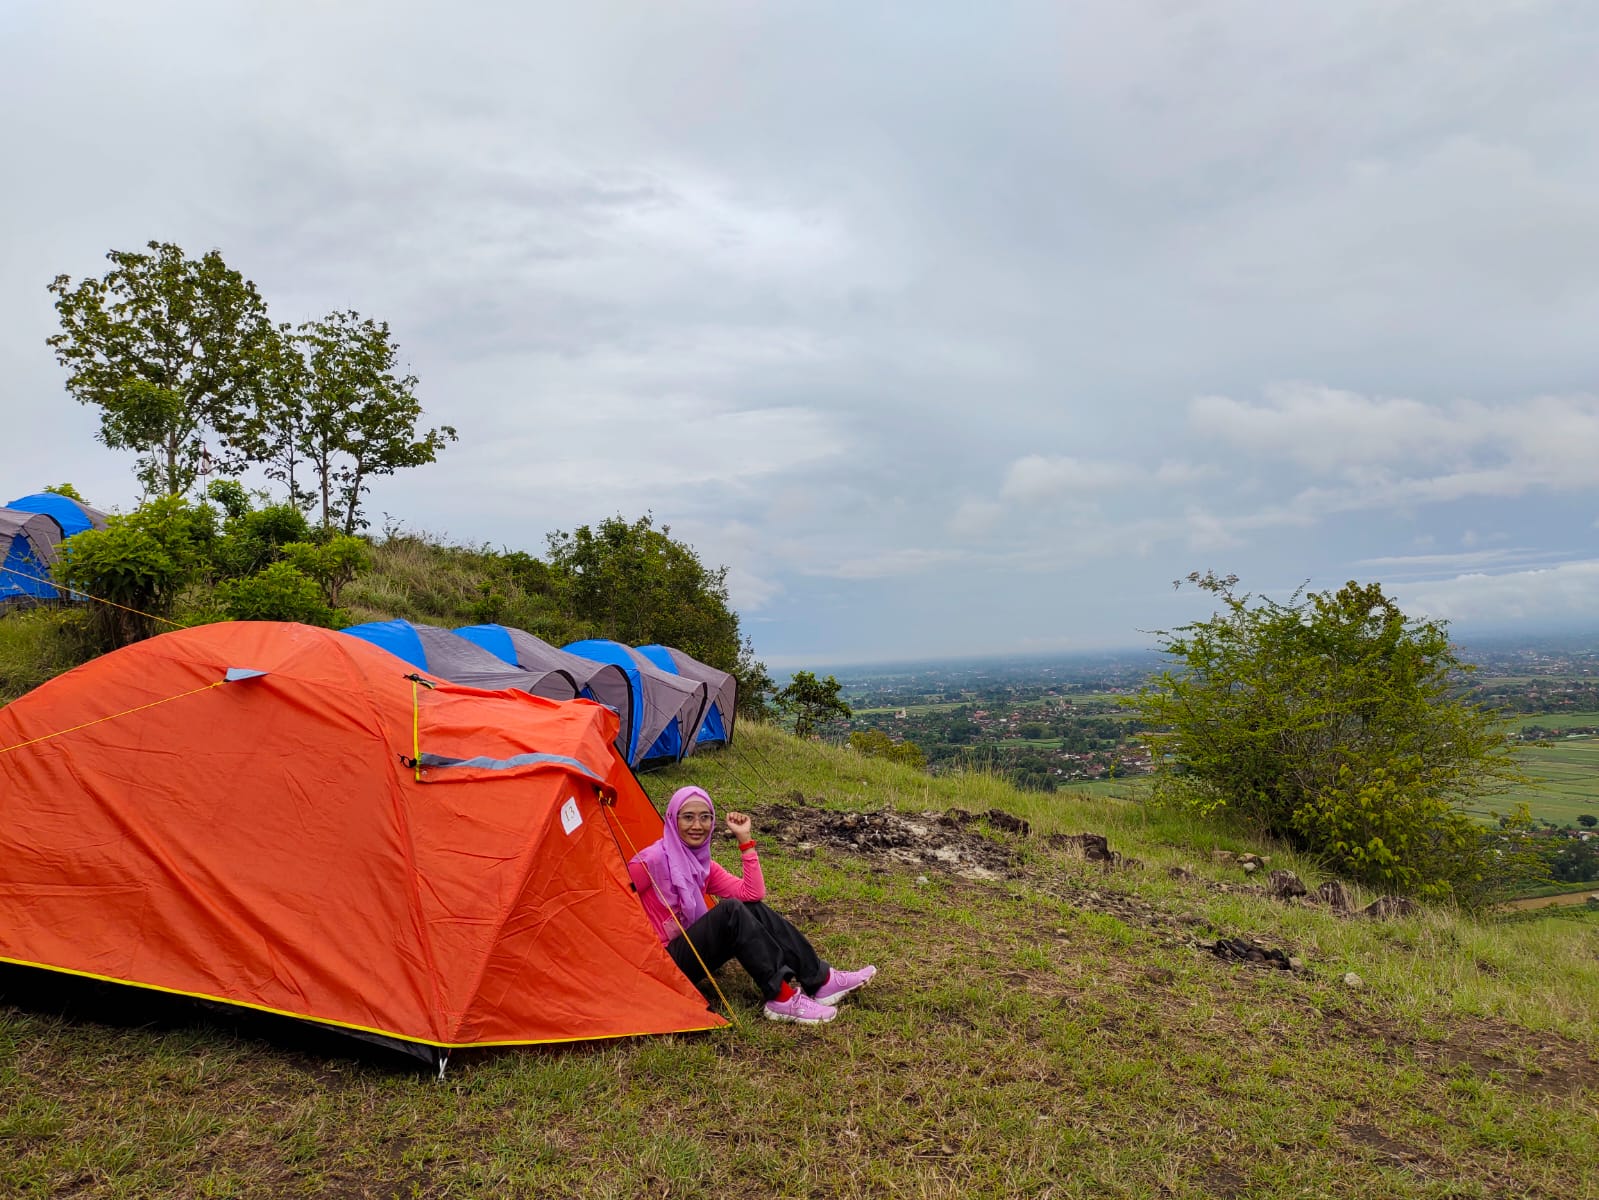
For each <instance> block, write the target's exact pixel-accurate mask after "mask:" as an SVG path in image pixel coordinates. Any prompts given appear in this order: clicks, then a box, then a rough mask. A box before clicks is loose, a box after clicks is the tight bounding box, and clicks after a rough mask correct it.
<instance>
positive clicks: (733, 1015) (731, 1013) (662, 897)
mask: <svg viewBox="0 0 1599 1200" xmlns="http://www.w3.org/2000/svg"><path fill="white" fill-rule="evenodd" d="M609 807H610V805H608V804H603V803H602V804H601V805H600V811H601V812H605V810H606V809H608V808H609ZM605 822H606V824H607V825H609V826H610V827H611V828H612V830H613V831H614V830H617V829H620V830H621V831H622V837H623V839H624V840H625V841H626V842H627V848H628V849H629V850H630V851H632V854H631V856H630V857H629V858H628V862H632V861H633V859H635V858H638V849H637V847H635V846H634V845H633V839H632V838H630V837H628V836H627V826H625V825H621V824H619V823H618V822H616V821H613V820H611V818H610V817H609V816H607V817H606V818H605ZM613 836H614V834H613ZM638 865H639V866H641V867H643V868H644V873H645V874H646V875H648V876H649V877H650V886H651V887H652V888H654V889H655V898H656V899H657V900H659V901H660V902H661V906H662V907H663V908H665V909H666V911H667V912H669V913H671V914H672V924H674V925H676V926H677V929H678V932H679V933H681V934H682V935H683V940H684V941H685V942H687V943H688V948H689V949H690V950H692V951H694V960H695V961H696V962H697V963H699V964H700V970H702V971H704V972H705V978H707V979H709V980H710V981H711V986H712V987H713V988H715V989H716V995H717V998H718V999H719V1000H721V1002H722V1007H723V1008H724V1009H726V1010H727V1017H728V1020H730V1021H732V1022H733V1024H734V1025H739V1024H742V1022H740V1021H739V1019H738V1013H737V1012H736V1011H735V1010H734V1008H733V1006H732V1005H731V1004H729V1003H728V1002H727V997H726V996H724V995H723V994H722V985H721V984H719V983H717V982H716V976H715V974H713V973H712V971H711V969H710V968H709V967H707V966H706V965H705V960H704V959H703V958H701V957H700V950H699V947H698V946H696V945H695V944H694V939H693V938H691V937H689V935H688V930H686V929H684V928H683V922H682V921H681V920H679V919H678V916H677V910H676V909H675V908H673V907H672V906H671V905H670V904H668V903H667V902H666V894H665V893H664V892H662V891H661V885H660V884H659V883H657V882H656V881H655V875H654V873H653V872H652V871H651V870H650V865H649V863H647V862H645V861H644V860H643V859H642V858H639V864H638Z"/></svg>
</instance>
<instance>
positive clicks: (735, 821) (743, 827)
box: [727, 812, 753, 845]
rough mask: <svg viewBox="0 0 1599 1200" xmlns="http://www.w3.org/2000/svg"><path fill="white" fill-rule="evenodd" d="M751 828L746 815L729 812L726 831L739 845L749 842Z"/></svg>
mask: <svg viewBox="0 0 1599 1200" xmlns="http://www.w3.org/2000/svg"><path fill="white" fill-rule="evenodd" d="M752 830H753V826H751V824H750V818H749V814H748V813H741V812H730V813H728V814H727V831H728V832H729V833H731V834H732V835H733V836H734V837H736V838H737V839H738V840H739V843H740V845H742V844H743V843H744V842H747V841H749V840H750V834H751V832H752Z"/></svg>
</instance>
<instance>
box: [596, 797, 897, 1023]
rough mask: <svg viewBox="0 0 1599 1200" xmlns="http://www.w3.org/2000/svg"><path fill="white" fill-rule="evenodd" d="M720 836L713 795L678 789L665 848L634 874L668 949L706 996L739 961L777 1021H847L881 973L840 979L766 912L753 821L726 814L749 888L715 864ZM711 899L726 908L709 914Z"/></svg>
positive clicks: (642, 858) (645, 857)
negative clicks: (713, 974) (850, 999)
mask: <svg viewBox="0 0 1599 1200" xmlns="http://www.w3.org/2000/svg"><path fill="white" fill-rule="evenodd" d="M715 829H716V810H715V809H714V808H713V807H712V806H711V797H710V796H709V794H707V793H706V791H705V789H703V788H697V787H685V788H679V789H678V790H677V791H676V792H674V793H673V794H672V802H671V803H670V804H668V805H667V806H666V828H665V830H664V831H663V833H662V835H661V840H660V841H658V842H652V843H651V844H650V845H648V846H646V847H644V849H642V850H640V851H639V852H638V853H637V854H635V855H634V856H633V857H632V859H631V860H629V862H628V864H627V871H628V874H629V875H630V876H632V879H633V886H634V887H636V888H637V889H638V894H639V896H640V897H641V898H642V899H643V901H644V912H645V914H646V915H647V916H648V917H649V919H650V923H651V924H652V925H654V926H655V932H656V934H657V935H658V936H659V937H660V939H661V944H662V945H664V946H665V947H666V952H667V953H668V954H670V955H671V956H672V961H673V962H675V963H676V964H677V965H678V968H679V969H680V970H681V971H682V972H683V974H685V975H687V976H688V977H689V979H690V981H691V982H693V983H694V984H695V986H697V987H698V988H700V990H701V991H702V992H703V991H704V990H705V986H706V974H705V973H706V971H707V970H710V971H715V970H716V969H717V968H718V967H720V966H721V965H722V964H723V963H725V962H727V960H728V959H730V958H736V959H738V961H739V963H740V964H742V965H743V967H744V969H745V970H746V971H748V972H749V976H750V978H751V979H753V980H754V981H755V986H756V987H758V988H760V990H761V997H762V999H764V1000H765V1004H764V1006H763V1007H762V1011H763V1012H764V1013H765V1014H766V1016H767V1017H768V1018H769V1019H770V1020H773V1021H798V1022H799V1023H800V1024H802V1025H819V1024H821V1023H822V1022H823V1021H831V1020H832V1019H833V1018H834V1017H836V1016H837V1015H838V1009H837V1008H835V1007H834V1004H835V1003H836V1002H837V1001H839V1000H841V999H843V998H844V997H845V996H847V995H849V994H850V993H851V992H853V991H854V990H855V989H856V988H858V987H862V986H864V985H865V984H867V983H868V982H870V981H871V978H872V976H874V975H876V974H877V968H876V967H872V966H866V967H862V968H861V969H860V970H858V971H838V970H835V969H833V968H832V967H829V966H828V965H827V964H826V963H825V962H823V961H822V960H821V959H820V958H818V957H816V951H815V950H813V949H811V944H810V943H809V942H808V941H806V940H805V935H804V934H802V933H801V932H800V931H799V930H798V929H795V928H794V926H793V925H792V924H790V923H789V922H788V921H786V920H784V919H783V918H782V917H780V916H778V915H777V913H775V912H773V911H772V910H771V909H769V908H767V907H766V905H764V904H762V903H761V900H762V898H763V897H764V896H765V895H766V880H765V879H764V878H763V877H762V875H761V860H760V856H759V855H757V854H756V853H755V841H754V839H753V838H752V837H751V836H750V834H751V826H750V819H749V817H747V816H746V815H745V814H743V813H739V812H730V813H728V814H727V829H728V832H729V833H731V834H732V835H733V836H734V837H736V838H737V839H738V848H739V853H740V854H741V855H742V858H743V867H744V875H743V877H742V878H740V877H739V876H737V875H734V874H733V873H732V872H731V871H728V870H727V869H726V868H724V867H723V866H722V865H721V864H720V863H715V862H712V861H711V835H712V834H713V833H714V832H715ZM707 892H709V893H710V894H711V895H713V896H716V897H718V899H719V900H720V903H719V904H717V905H716V907H714V908H709V909H708V908H707V906H706V903H705V894H706V893H707ZM690 943H693V945H692V947H691V946H690ZM695 951H698V954H696V953H695ZM702 962H703V964H704V965H703V966H702V965H701V963H702Z"/></svg>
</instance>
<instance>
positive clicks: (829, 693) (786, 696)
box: [777, 671, 851, 737]
mask: <svg viewBox="0 0 1599 1200" xmlns="http://www.w3.org/2000/svg"><path fill="white" fill-rule="evenodd" d="M839 686H840V685H839V682H838V680H836V679H834V678H833V677H832V676H831V675H829V676H828V677H827V678H826V679H818V678H816V676H815V675H814V674H813V673H812V672H810V671H796V672H794V678H793V679H791V680H789V683H788V686H787V687H785V688H784V689H783V690H782V691H780V692H778V693H777V707H778V709H779V711H781V712H785V713H790V714H792V715H793V717H794V732H795V733H796V734H798V735H799V736H800V737H810V736H811V734H812V733H814V732H816V727H817V726H818V725H819V724H821V723H822V722H824V721H829V720H832V719H833V718H834V717H838V718H840V719H842V720H848V719H849V717H850V716H851V710H850V706H849V705H848V704H846V703H844V701H843V699H842V698H841V697H840V696H839V694H838V693H839Z"/></svg>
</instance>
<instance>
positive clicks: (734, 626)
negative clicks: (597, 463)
mask: <svg viewBox="0 0 1599 1200" xmlns="http://www.w3.org/2000/svg"><path fill="white" fill-rule="evenodd" d="M548 543H549V564H548V566H547V568H545V569H543V570H539V571H535V566H536V565H537V564H536V560H535V561H534V562H532V563H527V564H523V565H522V566H521V567H520V568H519V570H520V574H521V575H522V576H523V577H524V580H523V582H524V586H526V587H527V588H529V589H530V590H533V591H535V592H536V593H538V594H539V595H543V596H548V597H550V598H551V599H553V600H554V601H555V602H556V604H557V605H558V606H559V607H560V608H562V609H564V610H565V611H566V612H568V613H570V614H571V615H572V617H573V618H574V619H575V621H576V622H577V623H578V624H579V625H580V626H582V627H583V628H584V630H585V631H586V636H592V637H602V638H610V639H612V640H614V641H618V642H623V643H625V644H627V645H629V646H643V645H648V644H650V643H652V642H659V643H660V644H662V645H665V646H673V647H675V648H677V649H679V650H682V651H683V652H684V653H686V654H690V655H692V656H693V657H695V658H697V659H699V660H700V661H701V662H703V663H705V664H707V665H708V666H712V667H715V668H716V669H717V670H719V671H727V672H729V673H730V674H732V675H733V676H734V677H735V678H736V679H737V680H738V709H739V712H740V713H741V714H743V715H746V716H754V717H757V718H760V717H765V716H766V715H767V714H768V712H769V705H768V698H769V697H770V696H771V694H772V691H773V685H772V678H771V676H770V675H769V674H767V671H766V665H765V664H764V663H762V662H761V661H760V660H759V659H757V658H756V657H755V647H754V645H753V644H752V643H751V642H750V641H749V639H748V638H742V637H741V636H740V633H739V622H738V614H737V613H736V612H734V611H733V608H732V605H731V604H730V602H729V600H728V595H727V568H726V567H716V568H714V569H713V568H710V567H707V566H706V565H705V564H704V562H702V561H701V560H700V556H699V555H698V554H697V553H695V550H694V548H693V547H692V546H690V545H688V544H686V543H684V542H681V541H678V540H677V539H676V538H674V537H672V529H671V526H669V525H662V526H660V527H659V528H657V527H656V525H655V518H654V517H653V516H652V515H651V514H649V513H646V514H645V515H644V516H642V517H640V518H638V519H637V520H636V521H628V520H627V519H626V518H624V517H622V516H621V515H620V514H618V515H617V516H614V517H608V518H607V519H605V520H604V521H601V522H600V523H599V524H598V525H595V526H588V525H580V526H578V527H577V528H576V529H574V530H573V531H572V532H570V533H567V532H565V531H564V530H557V531H556V532H554V533H552V534H550V535H549V537H548Z"/></svg>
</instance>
